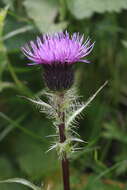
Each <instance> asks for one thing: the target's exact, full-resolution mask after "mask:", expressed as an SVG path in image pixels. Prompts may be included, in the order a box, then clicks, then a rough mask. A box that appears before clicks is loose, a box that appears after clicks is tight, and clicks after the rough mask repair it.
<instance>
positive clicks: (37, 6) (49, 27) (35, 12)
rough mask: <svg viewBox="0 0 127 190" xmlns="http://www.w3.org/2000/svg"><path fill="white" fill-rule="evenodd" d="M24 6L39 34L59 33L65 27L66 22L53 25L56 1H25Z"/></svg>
mask: <svg viewBox="0 0 127 190" xmlns="http://www.w3.org/2000/svg"><path fill="white" fill-rule="evenodd" d="M24 6H25V8H26V11H27V14H28V16H29V17H30V18H31V19H33V21H34V22H35V24H36V26H37V27H38V28H39V30H40V31H41V32H54V31H59V30H63V29H64V28H65V27H66V26H67V23H66V22H61V23H58V24H55V23H54V20H55V18H56V16H57V14H58V8H59V7H58V1H57V0H48V1H47V0H36V1H35V0H25V1H24Z"/></svg>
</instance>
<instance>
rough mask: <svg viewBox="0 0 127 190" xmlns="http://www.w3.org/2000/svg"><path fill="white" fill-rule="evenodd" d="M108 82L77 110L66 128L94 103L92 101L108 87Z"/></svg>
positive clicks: (69, 119)
mask: <svg viewBox="0 0 127 190" xmlns="http://www.w3.org/2000/svg"><path fill="white" fill-rule="evenodd" d="M107 83H108V82H107V81H106V82H105V83H104V84H103V85H102V86H101V87H100V88H99V89H98V90H97V91H96V92H95V93H94V94H93V96H91V97H90V98H89V99H88V101H87V102H86V103H85V104H83V105H82V106H81V107H80V108H79V109H77V110H76V111H75V112H74V113H73V114H72V115H71V116H70V117H69V118H68V120H67V122H66V127H68V126H69V125H70V124H71V123H73V122H74V121H75V118H76V117H77V116H78V115H79V114H80V113H81V112H82V111H83V110H84V109H85V108H86V107H87V106H88V105H89V104H90V103H91V102H92V100H93V99H94V98H95V97H96V96H97V94H98V93H99V92H100V91H101V90H102V88H104V87H105V86H106V85H107Z"/></svg>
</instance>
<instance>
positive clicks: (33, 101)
mask: <svg viewBox="0 0 127 190" xmlns="http://www.w3.org/2000/svg"><path fill="white" fill-rule="evenodd" d="M19 97H21V98H25V99H27V100H29V101H30V102H32V103H34V104H37V105H39V106H44V107H47V108H52V106H50V105H49V104H47V103H45V102H43V101H42V100H41V99H38V101H37V100H34V99H31V98H28V97H25V96H19Z"/></svg>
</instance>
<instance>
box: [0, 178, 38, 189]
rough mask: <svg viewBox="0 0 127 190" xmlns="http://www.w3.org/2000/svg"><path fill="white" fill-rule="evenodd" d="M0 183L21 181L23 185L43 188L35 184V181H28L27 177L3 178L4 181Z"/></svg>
mask: <svg viewBox="0 0 127 190" xmlns="http://www.w3.org/2000/svg"><path fill="white" fill-rule="evenodd" d="M0 183H20V184H22V185H25V186H28V187H30V188H31V189H33V190H41V188H40V187H38V186H36V185H34V184H33V183H31V182H30V181H28V180H26V179H22V178H12V179H7V180H2V181H0Z"/></svg>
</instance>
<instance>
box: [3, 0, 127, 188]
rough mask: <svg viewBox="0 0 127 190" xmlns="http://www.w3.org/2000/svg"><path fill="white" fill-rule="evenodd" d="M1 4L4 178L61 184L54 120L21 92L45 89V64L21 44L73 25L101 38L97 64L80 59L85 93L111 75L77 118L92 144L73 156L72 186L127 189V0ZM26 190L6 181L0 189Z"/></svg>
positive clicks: (27, 0)
mask: <svg viewBox="0 0 127 190" xmlns="http://www.w3.org/2000/svg"><path fill="white" fill-rule="evenodd" d="M0 7H1V9H0V180H2V179H7V178H12V177H22V178H26V179H29V180H31V181H33V182H34V183H36V184H41V183H44V189H47V187H48V188H49V189H51V190H52V189H56V190H57V189H59V190H60V189H62V187H61V182H60V180H61V177H60V166H59V165H60V163H59V161H57V157H56V153H55V152H49V153H47V154H46V153H45V152H46V150H47V149H48V147H49V146H50V144H51V142H52V140H53V139H52V138H46V136H48V135H50V134H54V129H53V127H52V122H51V121H50V120H48V119H47V118H46V116H45V115H44V114H41V113H39V111H38V110H37V109H36V108H35V107H34V106H33V105H31V104H30V103H29V102H27V101H26V100H24V99H22V98H20V97H19V95H20V96H21V95H25V96H29V97H32V96H37V95H38V94H39V93H40V91H41V90H42V89H44V82H43V80H42V73H41V68H39V67H38V66H37V67H36V66H33V67H30V66H29V67H28V66H27V63H28V60H27V59H26V58H25V57H24V56H23V54H22V52H21V50H20V47H21V46H22V45H24V44H25V43H27V42H29V40H34V39H35V38H36V36H37V35H40V34H41V33H46V32H54V31H60V30H62V31H63V30H65V29H67V30H68V31H69V32H70V33H73V32H80V33H81V34H84V36H85V38H87V37H88V36H89V37H90V38H91V40H92V41H95V42H96V43H95V47H94V50H93V52H92V53H91V56H89V60H90V61H91V64H84V63H77V64H76V65H75V70H76V71H75V72H76V84H77V88H78V91H79V94H80V95H81V96H82V100H83V101H86V100H87V98H88V97H89V96H91V95H92V94H93V93H94V92H95V91H96V90H97V89H98V88H99V87H100V85H102V84H103V83H104V82H105V81H106V80H108V81H109V83H108V85H107V86H106V87H105V88H104V89H103V90H102V91H101V93H100V94H99V95H98V96H97V97H96V99H95V100H94V101H93V102H92V104H91V105H90V106H89V107H88V108H87V109H86V110H85V111H84V114H83V117H82V118H81V119H80V120H79V128H77V131H78V132H79V134H81V137H82V139H83V140H85V141H87V142H88V143H87V144H85V145H84V149H83V151H82V152H79V153H77V154H76V155H75V157H74V159H73V160H72V161H71V186H72V189H74V190H77V189H80V190H122V189H124V190H126V189H127V0H1V1H0ZM92 63H93V64H92ZM27 189H28V188H26V187H24V186H22V185H17V184H8V185H7V184H0V190H27Z"/></svg>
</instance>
